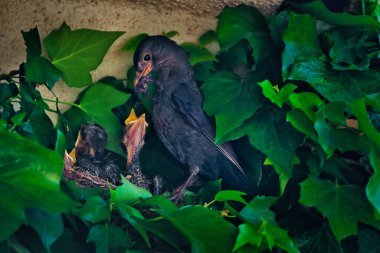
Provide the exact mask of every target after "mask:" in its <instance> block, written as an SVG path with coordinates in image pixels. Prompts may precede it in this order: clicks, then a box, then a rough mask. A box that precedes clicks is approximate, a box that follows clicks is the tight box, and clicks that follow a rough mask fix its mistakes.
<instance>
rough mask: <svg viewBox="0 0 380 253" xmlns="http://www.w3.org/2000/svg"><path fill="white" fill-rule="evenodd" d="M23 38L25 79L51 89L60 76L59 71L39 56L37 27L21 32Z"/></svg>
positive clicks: (39, 47) (39, 46)
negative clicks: (45, 85)
mask: <svg viewBox="0 0 380 253" xmlns="http://www.w3.org/2000/svg"><path fill="white" fill-rule="evenodd" d="M22 36H23V37H24V40H25V45H26V47H27V49H26V64H25V79H26V81H31V82H35V83H45V84H48V85H49V88H50V89H52V88H53V86H54V84H55V82H56V81H58V79H59V78H60V76H61V71H59V70H58V69H56V68H55V67H54V66H53V65H52V64H51V62H50V61H49V60H48V59H46V58H45V57H42V56H41V42H40V35H39V33H38V29H37V27H35V28H33V29H31V30H30V31H29V32H22Z"/></svg>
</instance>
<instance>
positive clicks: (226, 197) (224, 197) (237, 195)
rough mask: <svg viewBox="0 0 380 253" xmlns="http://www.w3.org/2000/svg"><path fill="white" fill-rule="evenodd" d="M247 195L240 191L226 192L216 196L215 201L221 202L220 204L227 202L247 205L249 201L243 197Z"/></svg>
mask: <svg viewBox="0 0 380 253" xmlns="http://www.w3.org/2000/svg"><path fill="white" fill-rule="evenodd" d="M245 195H247V194H246V193H244V192H240V191H235V190H225V191H220V192H218V193H217V194H216V196H215V200H216V201H220V202H225V201H231V200H232V201H237V202H240V203H242V204H245V205H246V204H247V201H245V199H244V198H243V197H242V196H245Z"/></svg>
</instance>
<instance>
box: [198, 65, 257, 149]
mask: <svg viewBox="0 0 380 253" xmlns="http://www.w3.org/2000/svg"><path fill="white" fill-rule="evenodd" d="M255 88H256V89H257V88H258V87H255ZM201 90H202V93H203V95H204V97H205V102H204V105H203V107H204V110H205V111H206V112H207V114H209V115H215V120H216V137H215V140H216V142H217V143H220V142H221V139H222V138H223V136H225V135H226V134H228V133H229V132H231V131H232V130H234V129H236V128H237V127H239V126H241V125H242V124H243V122H244V121H245V120H246V119H248V118H249V117H251V116H252V115H253V113H254V112H255V111H256V110H257V109H258V108H260V107H261V106H262V104H261V100H262V99H261V98H260V97H259V95H260V93H259V92H255V91H250V90H249V87H248V86H247V84H244V83H242V82H241V81H240V79H239V77H238V76H236V75H235V74H233V73H231V72H226V71H221V72H217V73H215V74H214V75H213V76H212V77H211V78H210V79H208V80H207V81H206V82H204V83H203V85H202V87H201ZM236 112H239V113H236Z"/></svg>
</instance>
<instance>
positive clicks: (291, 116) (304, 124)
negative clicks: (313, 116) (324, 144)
mask: <svg viewBox="0 0 380 253" xmlns="http://www.w3.org/2000/svg"><path fill="white" fill-rule="evenodd" d="M286 121H289V122H290V124H292V126H293V127H294V128H295V129H297V130H298V131H300V132H301V133H303V134H304V135H306V136H307V137H309V138H310V139H312V140H313V141H317V134H316V132H315V130H314V125H313V122H312V121H311V120H310V119H309V118H308V117H307V116H306V114H305V113H304V112H302V111H301V110H299V109H293V110H291V111H290V112H288V113H287V114H286Z"/></svg>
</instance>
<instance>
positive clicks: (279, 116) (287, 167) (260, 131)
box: [223, 107, 302, 175]
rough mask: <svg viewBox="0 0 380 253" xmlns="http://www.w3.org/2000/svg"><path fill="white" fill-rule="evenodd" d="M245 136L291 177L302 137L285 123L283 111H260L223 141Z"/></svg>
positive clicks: (268, 108)
mask: <svg viewBox="0 0 380 253" xmlns="http://www.w3.org/2000/svg"><path fill="white" fill-rule="evenodd" d="M244 135H248V137H249V141H250V143H251V144H252V146H254V147H255V148H256V149H258V150H259V151H261V152H262V153H264V154H265V155H266V156H268V157H269V159H270V160H271V161H272V162H273V163H275V164H277V165H279V166H280V167H281V168H282V169H283V170H284V171H286V174H288V175H291V171H292V168H293V159H294V157H295V150H296V148H297V147H298V145H299V144H300V143H301V141H302V135H301V134H300V133H299V132H298V131H297V130H295V129H294V128H293V127H292V126H291V125H290V124H289V123H287V122H286V121H285V114H284V113H283V112H282V111H279V110H278V109H273V108H270V107H266V108H263V109H260V110H258V111H257V112H256V113H255V114H254V115H253V117H252V118H251V119H249V120H247V121H246V122H244V124H243V125H242V126H240V127H238V128H237V129H235V130H233V131H232V132H230V133H229V134H227V135H226V136H225V137H224V138H223V140H234V139H238V138H240V137H242V136H244Z"/></svg>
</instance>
